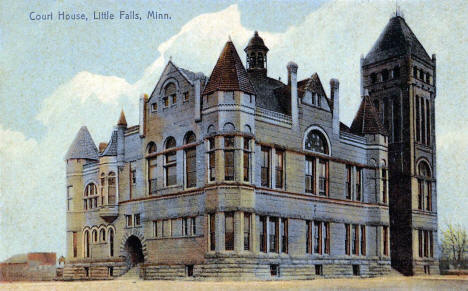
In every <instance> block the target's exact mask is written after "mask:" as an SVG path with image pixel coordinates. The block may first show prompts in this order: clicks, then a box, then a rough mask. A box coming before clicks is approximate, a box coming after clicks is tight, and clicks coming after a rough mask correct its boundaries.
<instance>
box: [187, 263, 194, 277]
mask: <svg viewBox="0 0 468 291" xmlns="http://www.w3.org/2000/svg"><path fill="white" fill-rule="evenodd" d="M185 276H187V277H193V265H186V266H185Z"/></svg>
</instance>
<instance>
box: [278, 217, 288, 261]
mask: <svg viewBox="0 0 468 291" xmlns="http://www.w3.org/2000/svg"><path fill="white" fill-rule="evenodd" d="M280 231H281V252H282V253H286V254H287V253H288V219H287V218H281V225H280Z"/></svg>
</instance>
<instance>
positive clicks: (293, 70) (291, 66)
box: [287, 62, 299, 130]
mask: <svg viewBox="0 0 468 291" xmlns="http://www.w3.org/2000/svg"><path fill="white" fill-rule="evenodd" d="M297 68H298V66H297V64H296V63H294V62H289V63H288V65H287V69H288V85H290V86H291V120H292V127H293V129H294V130H297V129H299V112H298V105H297Z"/></svg>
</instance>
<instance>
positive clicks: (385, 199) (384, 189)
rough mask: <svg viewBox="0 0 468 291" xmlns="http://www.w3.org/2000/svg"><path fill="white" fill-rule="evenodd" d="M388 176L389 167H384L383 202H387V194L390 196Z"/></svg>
mask: <svg viewBox="0 0 468 291" xmlns="http://www.w3.org/2000/svg"><path fill="white" fill-rule="evenodd" d="M387 183H388V177H387V169H382V202H383V203H385V204H386V203H387V196H388V185H387Z"/></svg>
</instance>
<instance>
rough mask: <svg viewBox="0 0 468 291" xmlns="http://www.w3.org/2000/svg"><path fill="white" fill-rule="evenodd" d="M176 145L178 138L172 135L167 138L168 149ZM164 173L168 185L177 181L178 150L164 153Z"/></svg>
mask: <svg viewBox="0 0 468 291" xmlns="http://www.w3.org/2000/svg"><path fill="white" fill-rule="evenodd" d="M175 147H176V140H175V139H174V138H173V137H172V136H170V137H168V138H167V140H166V150H169V149H172V148H175ZM164 174H165V177H166V181H165V182H166V186H171V185H175V184H176V183H177V152H176V151H170V152H168V153H166V154H165V155H164Z"/></svg>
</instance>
